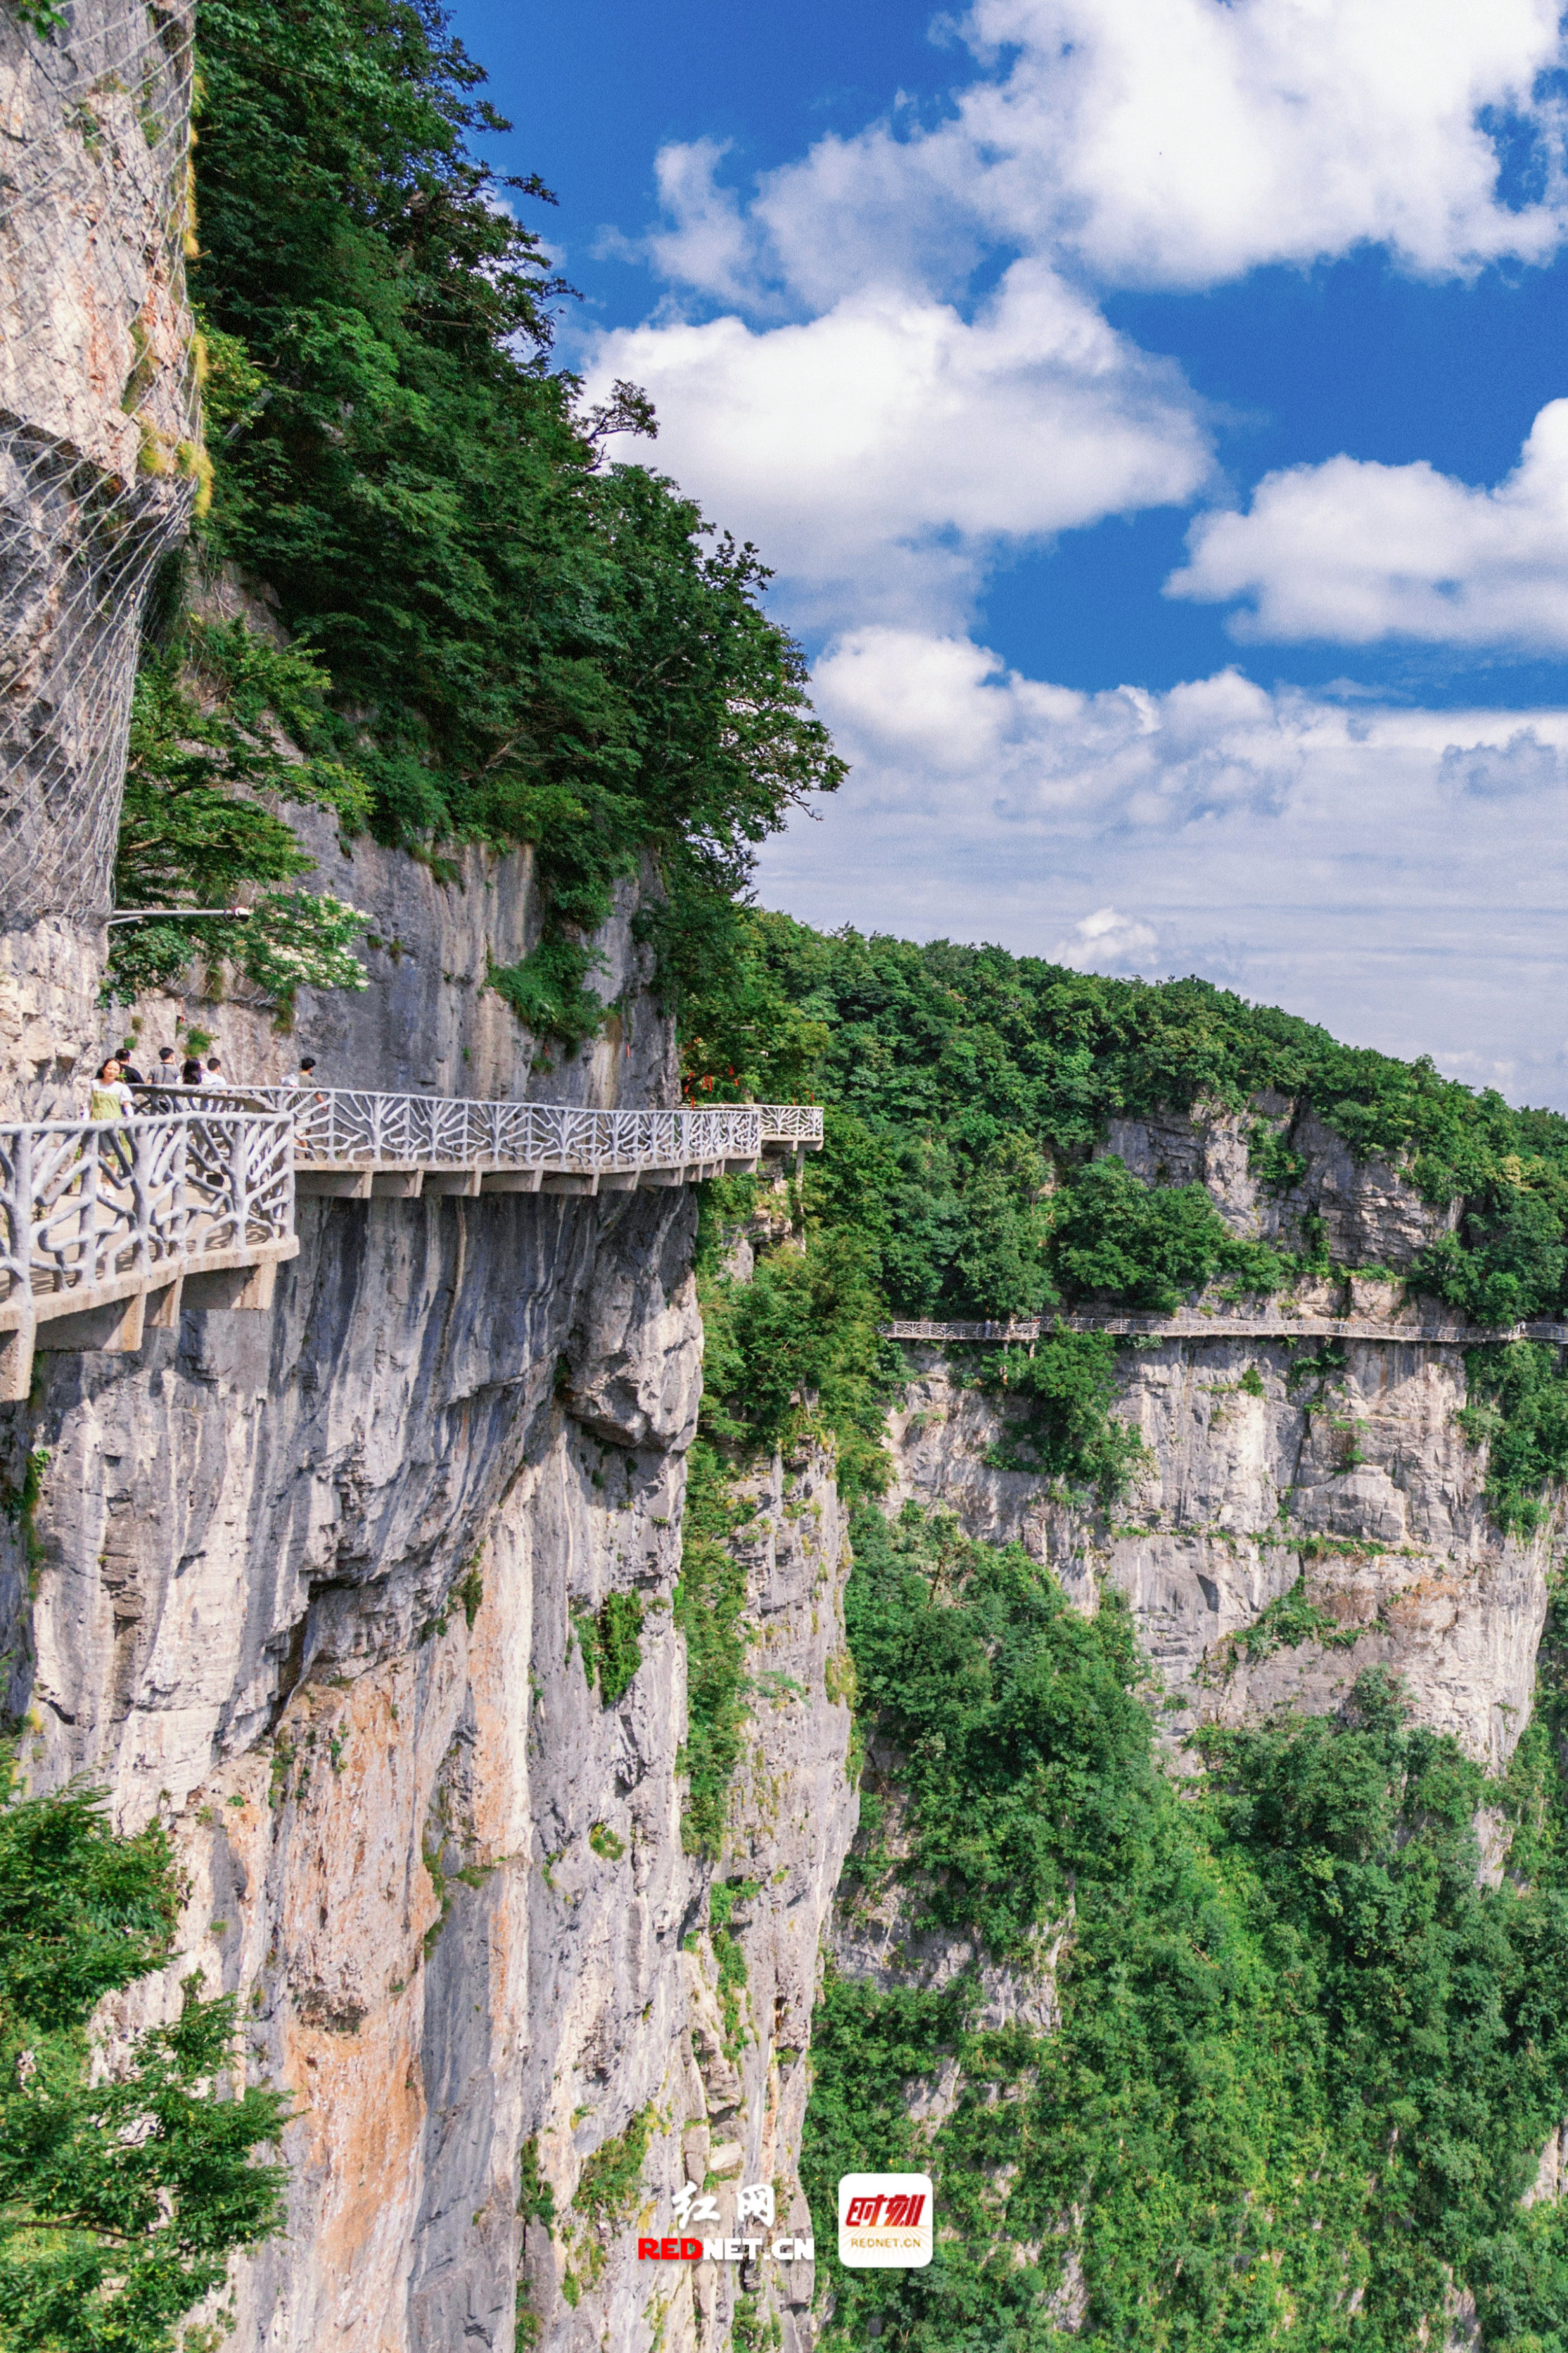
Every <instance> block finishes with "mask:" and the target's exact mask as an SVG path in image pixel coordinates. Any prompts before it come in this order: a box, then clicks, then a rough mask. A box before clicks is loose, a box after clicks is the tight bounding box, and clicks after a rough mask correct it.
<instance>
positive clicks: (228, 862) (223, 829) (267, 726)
mask: <svg viewBox="0 0 1568 2353" xmlns="http://www.w3.org/2000/svg"><path fill="white" fill-rule="evenodd" d="M324 686H325V680H324V678H323V676H322V673H321V670H319V669H318V668H317V666H316V665H315V664H314V663H313V662H311V661H310V659H308V658H307V657H306V656H305V655H303V654H301V653H300V652H299V651H297V650H296V649H279V648H278V647H275V646H271V645H268V643H267V642H266V640H265V639H264V638H260V637H258V636H257V635H256V634H255V632H254V631H252V630H249V629H247V628H246V626H245V624H244V623H243V622H242V621H238V620H236V621H232V622H229V623H226V624H214V623H208V622H203V621H201V620H199V619H197V618H196V617H194V616H185V617H184V618H183V619H182V620H181V621H180V622H179V623H178V625H177V626H176V627H175V628H174V629H172V630H171V632H170V633H169V635H168V637H167V638H166V639H165V641H164V642H163V645H162V646H160V647H155V648H153V649H152V650H151V651H150V652H149V653H148V654H147V656H146V657H145V658H144V659H143V661H142V668H141V670H140V672H139V674H138V677H137V681H136V693H135V701H134V703H133V706H132V722H131V750H130V761H129V765H128V767H127V770H126V777H125V801H124V807H123V810H122V813H121V827H120V843H119V849H118V852H117V857H116V863H115V880H114V888H115V900H116V904H117V905H119V906H120V907H169V906H174V907H182V906H185V907H215V906H216V907H229V906H233V905H235V904H237V902H239V900H240V894H241V893H242V892H245V891H246V890H247V889H249V888H250V887H251V886H254V885H255V884H258V883H262V884H268V883H271V884H279V883H291V882H293V881H294V880H295V878H296V877H298V876H300V875H301V874H306V873H309V872H310V869H311V866H312V864H313V862H314V861H313V860H311V859H310V857H309V856H308V855H307V854H306V852H305V851H304V850H303V849H301V848H300V842H299V839H298V837H297V836H296V835H295V833H294V831H293V829H292V828H291V827H290V826H289V824H288V823H287V822H286V821H285V820H284V818H281V817H279V816H278V815H277V814H276V813H275V812H274V810H273V809H272V808H270V807H268V806H267V805H266V804H267V803H268V801H277V800H287V801H293V802H296V803H300V804H303V805H306V806H312V807H325V808H329V809H331V810H333V811H334V812H335V813H336V814H337V815H338V816H339V817H340V818H342V819H343V820H344V822H346V823H347V824H349V825H351V826H353V825H354V824H356V823H357V822H359V821H360V820H361V819H362V818H363V815H364V812H365V809H366V807H367V800H366V793H365V787H364V785H363V780H362V779H361V778H360V776H358V775H357V773H356V772H355V771H354V770H353V768H350V767H347V766H345V765H343V764H342V762H341V761H338V760H335V759H331V758H328V757H325V756H321V757H316V756H310V755H307V756H306V757H304V758H303V759H301V758H299V757H294V758H290V757H288V756H286V754H284V753H283V752H282V751H281V750H280V749H279V729H281V730H283V731H284V732H285V733H287V734H288V735H289V736H290V737H291V738H293V740H294V741H295V742H297V743H304V744H310V743H311V742H313V741H316V740H319V738H320V736H321V730H322V710H323V704H322V691H323V689H324ZM251 907H252V912H251V914H250V916H249V918H248V920H247V921H226V920H224V919H223V918H222V917H218V918H216V919H214V918H200V919H195V920H192V919H186V918H182V919H181V920H180V921H179V922H177V923H158V922H157V921H155V920H153V921H149V922H146V923H135V924H117V925H115V926H114V928H113V929H112V930H111V932H110V959H109V977H108V983H107V986H108V988H109V990H110V993H111V994H112V995H115V996H118V997H134V996H135V995H136V993H137V992H138V991H139V990H141V989H144V988H153V987H174V986H176V985H178V983H179V982H180V980H181V979H182V978H183V976H184V973H185V970H186V968H187V966H188V965H190V963H191V960H192V958H193V956H194V955H199V956H201V957H202V958H203V960H204V961H205V964H206V965H207V966H208V968H209V971H211V972H216V971H217V970H218V969H220V968H221V967H222V966H223V965H225V964H227V965H231V966H232V967H233V969H234V970H235V971H237V973H239V974H241V975H242V976H244V977H245V978H246V979H247V980H249V981H250V982H252V983H253V984H254V985H255V986H257V987H261V988H265V989H266V990H268V993H269V994H271V995H273V996H275V997H279V999H281V1000H282V1001H283V1002H285V1003H287V1002H288V1001H289V1000H290V999H291V998H292V997H293V995H294V993H295V991H296V989H298V988H300V987H305V986H309V987H316V988H363V987H364V986H365V976H364V971H363V966H362V965H360V963H359V961H358V959H357V958H356V957H355V956H353V955H352V954H351V953H350V947H349V944H350V942H351V941H353V940H354V939H356V938H357V937H358V936H359V934H360V933H361V931H362V930H363V917H362V916H361V915H360V914H359V913H358V911H357V910H356V909H354V908H353V907H350V906H347V905H346V904H345V903H344V902H342V900H340V899H336V898H333V897H331V896H330V895H328V894H322V893H312V892H304V891H300V890H295V889H289V890H278V889H274V890H264V891H263V892H260V893H259V895H254V896H253V897H252V900H251Z"/></svg>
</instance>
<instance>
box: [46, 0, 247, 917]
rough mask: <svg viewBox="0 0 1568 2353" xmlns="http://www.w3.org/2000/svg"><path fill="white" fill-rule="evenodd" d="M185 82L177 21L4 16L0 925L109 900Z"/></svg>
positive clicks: (114, 7)
mask: <svg viewBox="0 0 1568 2353" xmlns="http://www.w3.org/2000/svg"><path fill="white" fill-rule="evenodd" d="M56 17H58V22H55V23H54V25H53V28H52V30H50V31H48V32H47V33H45V32H41V31H39V30H37V29H35V27H36V26H38V25H47V24H49V22H50V20H51V18H56ZM29 19H30V20H31V21H27V20H29ZM191 74H192V15H191V9H190V7H189V5H180V6H160V5H151V6H150V5H145V0H71V5H68V6H66V7H64V8H61V9H51V8H48V7H44V6H40V5H37V0H34V5H26V6H23V5H18V0H0V928H4V929H6V930H14V929H19V928H21V927H22V926H25V925H27V924H31V923H36V922H37V921H38V920H39V919H40V918H41V917H43V916H45V915H64V916H68V917H89V918H90V917H93V916H100V915H101V914H102V913H104V912H106V910H107V908H108V905H109V894H110V874H111V870H112V866H113V859H114V844H115V836H116V833H117V830H118V827H119V821H120V802H121V790H122V786H123V781H124V769H125V752H126V737H127V731H128V728H129V723H130V712H131V693H132V685H133V682H134V679H135V669H136V656H137V647H138V641H139V638H140V632H141V621H142V607H143V605H144V602H145V599H146V594H147V589H148V586H149V585H150V583H151V580H152V576H153V571H154V569H155V567H156V565H157V564H158V562H159V560H160V558H161V557H162V556H163V554H164V553H165V552H166V551H167V550H168V549H169V548H170V547H172V546H173V545H174V543H175V542H176V541H177V540H178V539H179V537H180V536H181V535H182V533H184V530H185V528H186V525H187V524H188V522H189V520H190V515H191V511H192V508H193V507H194V505H195V499H196V495H197V491H198V486H199V477H200V471H201V467H202V459H201V454H200V451H201V428H200V393H199V385H198V378H197V366H196V357H195V348H194V345H193V340H192V332H191V321H190V315H189V312H188V310H187V307H186V302H185V288H184V256H185V251H186V238H187V237H188V236H189V235H190V232H191V227H192V223H191V218H190V193H189V180H190V132H189V124H190V99H191Z"/></svg>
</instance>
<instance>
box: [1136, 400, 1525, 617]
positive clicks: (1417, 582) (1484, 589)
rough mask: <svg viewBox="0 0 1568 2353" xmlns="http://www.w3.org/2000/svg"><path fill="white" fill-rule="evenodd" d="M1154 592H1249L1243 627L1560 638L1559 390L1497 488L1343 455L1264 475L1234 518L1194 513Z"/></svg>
mask: <svg viewBox="0 0 1568 2353" xmlns="http://www.w3.org/2000/svg"><path fill="white" fill-rule="evenodd" d="M1187 545H1188V551H1189V557H1190V560H1189V562H1188V564H1187V565H1186V566H1185V568H1184V570H1182V571H1179V572H1175V573H1173V574H1172V575H1171V577H1170V579H1169V580H1168V581H1167V582H1166V584H1165V589H1166V594H1167V595H1168V596H1186V597H1193V598H1195V599H1201V600H1203V601H1205V602H1209V603H1228V602H1230V601H1231V600H1232V599H1233V598H1247V599H1249V600H1250V602H1249V603H1248V605H1247V607H1246V608H1245V609H1243V610H1242V611H1240V612H1238V613H1237V614H1236V615H1235V616H1234V617H1233V618H1232V621H1231V628H1232V630H1233V632H1234V634H1235V635H1236V636H1237V637H1240V638H1276V639H1279V638H1332V639H1335V640H1337V641H1339V642H1341V643H1343V644H1350V645H1368V644H1371V643H1373V641H1374V640H1376V639H1378V638H1395V637H1400V638H1424V639H1426V641H1427V642H1428V643H1434V644H1442V645H1462V646H1500V647H1508V648H1512V649H1519V650H1521V651H1525V650H1529V651H1537V652H1547V651H1549V652H1561V651H1563V650H1564V649H1568V400H1553V401H1552V402H1550V403H1549V404H1548V405H1547V406H1546V407H1544V408H1543V409H1542V411H1541V414H1540V416H1539V417H1537V418H1536V420H1535V423H1534V424H1533V425H1532V426H1531V430H1530V435H1529V438H1528V439H1527V440H1526V442H1525V444H1524V448H1523V450H1522V452H1521V457H1520V461H1519V464H1518V466H1517V467H1516V468H1515V470H1514V471H1513V472H1512V473H1511V474H1510V475H1509V477H1508V479H1507V480H1506V481H1503V482H1500V484H1499V485H1498V487H1497V489H1496V490H1476V489H1472V488H1471V487H1470V486H1469V485H1468V483H1465V482H1457V481H1455V480H1453V479H1452V478H1451V477H1450V476H1448V475H1447V474H1439V473H1438V472H1437V471H1436V470H1435V469H1434V468H1433V467H1431V466H1429V465H1426V463H1424V462H1423V463H1421V464H1419V465H1414V466H1380V465H1371V464H1365V463H1363V462H1361V461H1360V460H1358V459H1353V458H1331V459H1329V460H1328V462H1327V464H1326V465H1321V466H1293V467H1290V468H1289V469H1288V470H1285V471H1283V472H1280V473H1277V474H1268V475H1266V476H1265V477H1264V479H1263V480H1262V481H1261V482H1259V484H1258V488H1257V490H1256V491H1255V492H1254V493H1253V498H1252V504H1251V506H1250V508H1249V509H1248V511H1247V513H1246V514H1211V515H1204V516H1201V517H1200V518H1199V520H1198V521H1197V522H1195V523H1194V525H1193V528H1192V531H1191V532H1190V533H1189V534H1188V541H1187Z"/></svg>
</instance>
